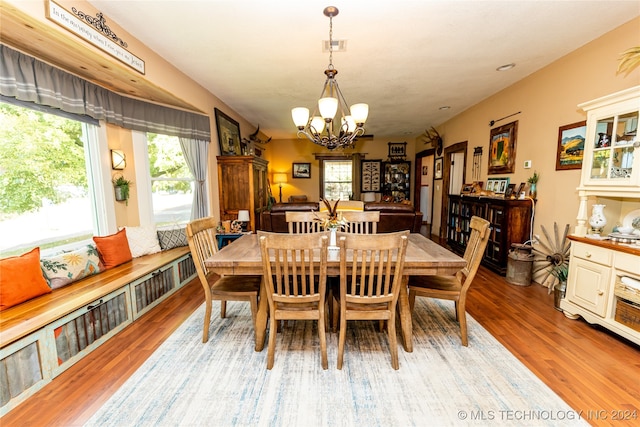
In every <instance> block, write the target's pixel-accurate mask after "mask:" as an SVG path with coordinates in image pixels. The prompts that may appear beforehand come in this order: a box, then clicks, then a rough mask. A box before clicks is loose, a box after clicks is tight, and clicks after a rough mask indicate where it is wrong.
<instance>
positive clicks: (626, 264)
mask: <svg viewBox="0 0 640 427" xmlns="http://www.w3.org/2000/svg"><path fill="white" fill-rule="evenodd" d="M614 265H615V267H616V269H617V270H624V271H628V272H629V273H635V274H637V275H640V257H639V256H637V255H631V254H626V253H624V252H616V258H615V261H614Z"/></svg>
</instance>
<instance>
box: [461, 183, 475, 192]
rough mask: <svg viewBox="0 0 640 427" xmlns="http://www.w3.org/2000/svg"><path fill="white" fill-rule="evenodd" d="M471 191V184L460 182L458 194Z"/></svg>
mask: <svg viewBox="0 0 640 427" xmlns="http://www.w3.org/2000/svg"><path fill="white" fill-rule="evenodd" d="M472 192H473V184H462V188H461V189H460V194H471V193H472Z"/></svg>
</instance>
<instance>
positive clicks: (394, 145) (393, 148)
mask: <svg viewBox="0 0 640 427" xmlns="http://www.w3.org/2000/svg"><path fill="white" fill-rule="evenodd" d="M387 144H388V145H389V159H391V160H399V159H402V160H404V158H405V157H407V143H406V142H388V143H387Z"/></svg>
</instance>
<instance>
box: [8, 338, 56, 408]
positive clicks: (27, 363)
mask: <svg viewBox="0 0 640 427" xmlns="http://www.w3.org/2000/svg"><path fill="white" fill-rule="evenodd" d="M43 340H44V333H42V332H41V331H40V332H36V333H33V334H31V335H29V336H27V337H25V338H23V339H22V340H20V341H16V342H14V343H13V344H11V345H9V346H7V347H5V348H3V349H2V350H0V416H2V415H4V414H6V413H7V412H9V411H10V410H11V409H13V408H14V407H15V406H16V405H17V404H19V403H20V402H22V401H24V400H25V399H26V398H28V397H29V396H31V395H32V394H33V393H35V392H36V391H38V390H39V389H40V388H42V386H43V385H44V384H46V383H47V382H48V381H49V380H50V377H51V375H50V373H49V371H50V369H47V367H46V366H47V363H46V360H47V355H46V354H43V352H44V351H46V350H45V348H44V346H43Z"/></svg>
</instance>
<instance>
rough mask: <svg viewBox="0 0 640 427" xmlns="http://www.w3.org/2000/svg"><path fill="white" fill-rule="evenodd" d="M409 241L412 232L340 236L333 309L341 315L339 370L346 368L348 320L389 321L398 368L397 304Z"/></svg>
mask: <svg viewBox="0 0 640 427" xmlns="http://www.w3.org/2000/svg"><path fill="white" fill-rule="evenodd" d="M408 241H409V231H400V232H395V233H384V234H345V235H343V236H341V237H340V239H339V242H338V246H339V247H340V291H339V292H337V293H336V294H335V296H334V304H335V305H336V307H334V308H333V311H334V315H335V314H337V313H339V317H340V336H339V340H338V369H342V363H343V359H344V347H345V340H346V336H347V321H348V320H386V321H387V332H388V335H389V349H390V351H391V366H392V367H393V369H398V367H399V365H398V343H397V340H396V323H395V319H396V306H397V302H398V295H399V292H400V286H401V285H402V275H403V270H404V259H405V255H406V251H407V244H408ZM335 320H336V319H334V322H335Z"/></svg>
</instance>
